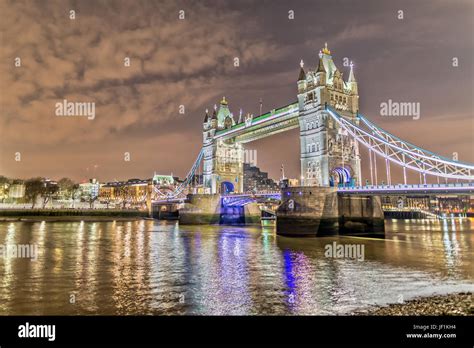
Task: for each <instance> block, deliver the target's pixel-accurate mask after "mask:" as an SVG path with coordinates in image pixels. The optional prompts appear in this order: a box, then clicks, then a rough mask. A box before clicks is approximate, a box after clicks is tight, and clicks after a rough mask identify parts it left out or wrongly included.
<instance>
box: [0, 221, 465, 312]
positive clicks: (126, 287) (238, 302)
mask: <svg viewBox="0 0 474 348" xmlns="http://www.w3.org/2000/svg"><path fill="white" fill-rule="evenodd" d="M334 241H335V242H336V243H340V244H343V243H348V244H363V245H364V250H365V257H364V260H363V261H358V260H354V259H334V258H328V257H325V255H324V254H325V253H324V252H325V245H327V244H331V243H333V242H334ZM12 244H36V245H37V246H38V250H39V256H38V259H37V260H36V261H33V262H32V261H31V260H28V259H14V258H0V315H5V314H48V315H50V314H51V315H52V314H66V315H67V314H167V315H174V314H198V315H199V314H211V315H213V314H215V315H223V314H236V315H241V314H243V315H246V314H323V315H324V314H346V313H348V312H350V311H352V310H354V309H358V308H361V307H365V306H367V305H372V304H385V303H393V302H398V301H399V300H406V299H409V298H412V297H414V296H419V295H429V294H433V293H448V292H455V291H466V290H468V291H473V288H474V286H473V280H474V271H473V269H474V267H473V266H474V261H473V256H474V253H473V244H474V220H472V219H471V220H466V219H464V220H462V221H455V222H452V221H448V222H446V221H445V222H443V221H429V220H417V221H415V220H411V221H408V220H387V221H386V239H370V238H357V237H324V238H303V239H299V238H298V239H296V238H287V237H279V236H276V234H275V230H274V227H272V226H267V227H244V228H241V227H224V226H179V225H177V224H175V223H166V222H158V221H151V220H146V221H133V222H118V221H117V222H37V223H30V222H2V223H0V245H4V246H5V245H12ZM71 302H73V303H71Z"/></svg>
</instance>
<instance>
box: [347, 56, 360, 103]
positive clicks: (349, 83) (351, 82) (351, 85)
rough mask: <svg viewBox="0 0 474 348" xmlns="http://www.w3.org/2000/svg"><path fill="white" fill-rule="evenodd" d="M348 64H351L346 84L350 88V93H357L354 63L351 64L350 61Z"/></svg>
mask: <svg viewBox="0 0 474 348" xmlns="http://www.w3.org/2000/svg"><path fill="white" fill-rule="evenodd" d="M350 66H351V71H350V73H349V79H348V80H347V86H348V87H349V88H350V90H351V94H355V95H358V94H359V91H358V89H357V81H356V79H355V76H354V64H352V62H351V65H350Z"/></svg>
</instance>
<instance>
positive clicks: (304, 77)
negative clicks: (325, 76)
mask: <svg viewBox="0 0 474 348" xmlns="http://www.w3.org/2000/svg"><path fill="white" fill-rule="evenodd" d="M300 67H301V69H300V75H299V76H298V81H302V80H306V73H305V72H304V68H303V67H304V62H303V59H301V62H300Z"/></svg>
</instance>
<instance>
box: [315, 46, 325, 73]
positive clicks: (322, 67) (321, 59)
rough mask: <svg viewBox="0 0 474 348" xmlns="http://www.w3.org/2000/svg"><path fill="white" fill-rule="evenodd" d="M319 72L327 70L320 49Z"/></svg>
mask: <svg viewBox="0 0 474 348" xmlns="http://www.w3.org/2000/svg"><path fill="white" fill-rule="evenodd" d="M318 72H324V73H325V72H326V69H325V68H324V64H323V55H322V53H321V51H319V63H318V68H317V69H316V73H318Z"/></svg>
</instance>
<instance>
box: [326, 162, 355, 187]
mask: <svg viewBox="0 0 474 348" xmlns="http://www.w3.org/2000/svg"><path fill="white" fill-rule="evenodd" d="M352 181H353V180H352V175H351V170H350V168H347V167H346V166H344V167H335V168H333V169H332V170H331V173H330V177H329V184H330V186H336V187H337V186H340V185H343V186H351V185H352Z"/></svg>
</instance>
